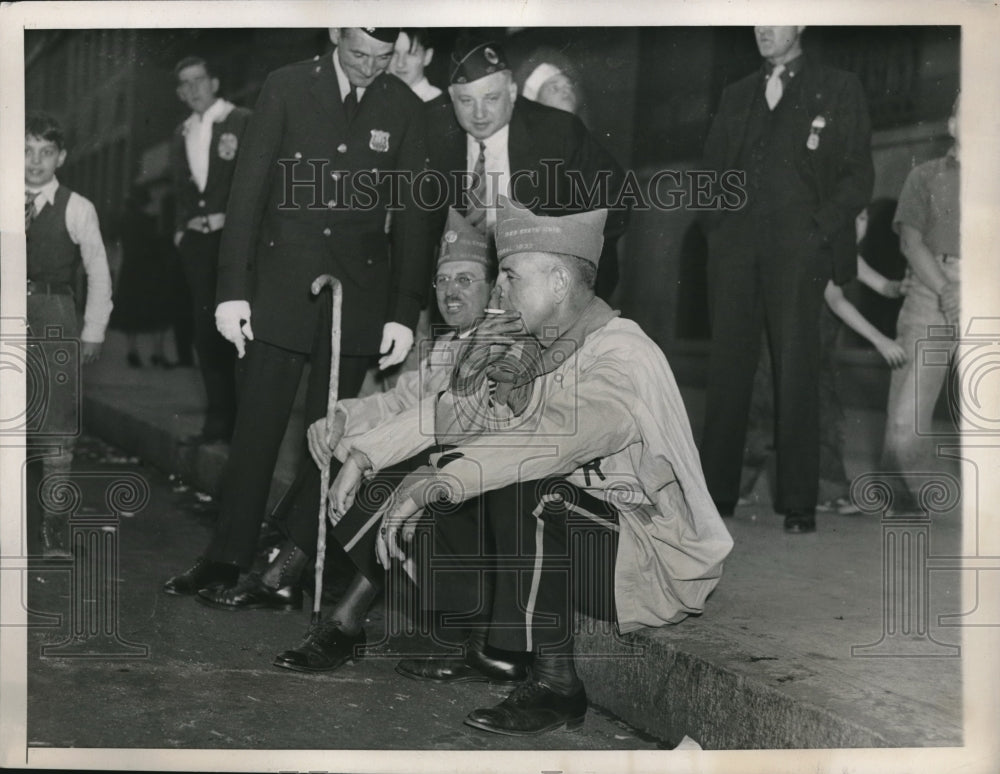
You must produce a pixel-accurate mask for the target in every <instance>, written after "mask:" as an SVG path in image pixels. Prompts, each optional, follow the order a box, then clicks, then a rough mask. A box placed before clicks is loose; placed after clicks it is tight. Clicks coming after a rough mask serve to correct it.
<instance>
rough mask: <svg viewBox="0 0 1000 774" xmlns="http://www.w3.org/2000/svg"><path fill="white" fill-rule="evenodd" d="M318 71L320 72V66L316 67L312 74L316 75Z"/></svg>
mask: <svg viewBox="0 0 1000 774" xmlns="http://www.w3.org/2000/svg"><path fill="white" fill-rule="evenodd" d="M319 71H320V66H319V65H316V69H315V70H313V72H314V73H318V72H319Z"/></svg>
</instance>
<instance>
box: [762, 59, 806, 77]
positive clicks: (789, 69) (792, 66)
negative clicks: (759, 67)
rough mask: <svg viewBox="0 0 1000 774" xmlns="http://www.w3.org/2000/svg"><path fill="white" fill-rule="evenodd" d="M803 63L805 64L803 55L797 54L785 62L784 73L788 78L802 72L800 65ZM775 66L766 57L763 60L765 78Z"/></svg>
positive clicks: (769, 75)
mask: <svg viewBox="0 0 1000 774" xmlns="http://www.w3.org/2000/svg"><path fill="white" fill-rule="evenodd" d="M804 64H805V57H804V56H803V55H802V54H799V55H798V56H797V57H795V59H790V60H789V61H787V62H785V74H786V75H787V76H788V77H789V78H794V77H795V76H796V75H798V74H799V73H800V72H802V66H803V65H804ZM775 66H776V65H772V64H771V63H770V62H768V61H767V60H766V59H765V60H764V75H765V77H767V78H770V77H771V73H772V72H774V68H775Z"/></svg>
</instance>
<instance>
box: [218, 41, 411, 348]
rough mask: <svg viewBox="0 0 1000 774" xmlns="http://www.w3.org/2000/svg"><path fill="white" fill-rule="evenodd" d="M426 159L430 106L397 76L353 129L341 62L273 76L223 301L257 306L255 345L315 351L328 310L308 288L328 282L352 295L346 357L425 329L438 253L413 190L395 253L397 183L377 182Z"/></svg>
mask: <svg viewBox="0 0 1000 774" xmlns="http://www.w3.org/2000/svg"><path fill="white" fill-rule="evenodd" d="M425 159H426V138H425V131H424V112H423V103H422V102H421V101H420V99H419V98H418V97H416V96H415V95H414V94H413V93H412V92H411V91H410V89H409V88H408V87H407V86H406V85H405V84H404V83H403V82H402V81H400V80H399V79H397V78H395V77H393V76H391V75H381V76H379V77H378V78H376V79H375V80H374V81H373V82H372V84H371V85H370V86H369V87H368V88H367V89H366V90H365V93H364V96H363V97H362V100H361V103H360V105H359V106H358V110H357V114H356V115H355V118H354V120H353V121H352V122H351V123H350V124H348V122H347V119H346V116H345V114H344V108H343V103H342V102H341V99H340V92H339V89H338V85H337V75H336V71H335V70H334V66H333V61H332V58H331V55H329V54H327V55H324V56H322V57H317V58H316V59H313V60H311V61H307V62H300V63H297V64H293V65H289V66H287V67H283V68H281V69H279V70H277V71H275V72H273V73H271V75H270V76H268V78H267V80H266V82H265V83H264V86H263V89H262V90H261V94H260V97H259V98H258V101H257V105H256V108H255V110H254V114H253V118H252V119H251V121H250V125H249V126H248V127H247V132H246V137H245V140H244V143H243V149H242V152H241V153H240V155H239V159H238V161H237V165H236V174H235V177H234V180H233V189H232V195H231V197H230V199H229V207H228V208H227V211H226V228H225V230H224V232H223V238H222V246H221V249H220V255H219V281H218V293H217V300H218V301H219V302H222V301H229V300H240V299H243V300H249V301H250V305H251V311H252V326H253V330H254V336H255V337H256V338H258V339H261V340H262V341H265V342H267V343H269V344H274V345H277V346H280V347H285V348H287V349H291V350H294V351H298V352H308V351H310V349H311V344H312V340H313V335H314V332H315V330H316V323H317V315H318V310H319V308H320V304H319V303H318V302H317V300H316V299H315V298H314V297H313V296H311V294H310V285H311V283H312V281H313V280H314V279H315V278H316V277H317V276H319V275H320V274H324V273H329V274H332V275H333V276H335V277H336V278H338V279H339V280H340V281H341V283H342V284H343V290H344V306H343V323H342V333H341V348H342V350H341V351H342V353H343V354H345V355H371V354H375V353H377V352H378V345H379V342H380V340H381V335H382V326H383V324H384V323H385V322H390V321H393V322H398V323H401V324H402V325H406V326H408V327H410V328H413V327H415V325H416V321H417V315H418V313H419V311H420V306H421V301H422V299H423V297H424V292H425V287H426V285H427V283H428V282H429V273H430V254H429V252H428V245H429V240H428V237H427V234H426V230H427V217H426V213H424V212H422V211H420V210H419V209H418V208H416V207H412V206H407V205H408V203H409V190H410V189H409V186H406V185H403V186H396V187H397V188H399V189H401V198H400V202H401V204H402V205H403V209H402V210H400V211H396V212H393V215H392V219H391V223H392V240H391V250H390V245H389V238H388V235H387V234H386V228H385V225H386V214H387V209H386V208H387V205H388V204H389V188H390V186H389V184H388V183H386V182H385V181H383V182H382V184H380V185H378V186H375V182H376V180H375V177H374V176H375V175H376V174H377V172H378V171H379V170H381V171H382V172H385V171H389V170H401V171H406V172H410V173H415V172H418V171H420V170H421V169H423V165H424V162H425ZM362 171H363V172H364V173H365V174H371V175H372V177H371V179H369V180H368V181H367V182H365V181H364V180H361V179H359V177H358V173H359V172H362ZM303 181H304V182H303Z"/></svg>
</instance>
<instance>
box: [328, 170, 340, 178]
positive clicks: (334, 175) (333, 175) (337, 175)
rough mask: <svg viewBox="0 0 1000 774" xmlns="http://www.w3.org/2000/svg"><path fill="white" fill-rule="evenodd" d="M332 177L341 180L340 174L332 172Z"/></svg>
mask: <svg viewBox="0 0 1000 774" xmlns="http://www.w3.org/2000/svg"><path fill="white" fill-rule="evenodd" d="M330 177H332V178H333V179H334V180H340V173H339V172H331V173H330Z"/></svg>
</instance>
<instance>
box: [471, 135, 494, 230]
mask: <svg viewBox="0 0 1000 774" xmlns="http://www.w3.org/2000/svg"><path fill="white" fill-rule="evenodd" d="M487 206H489V203H488V202H487V201H486V143H485V142H483V141H482V140H480V141H479V157H478V158H477V159H476V164H475V166H474V167H473V168H472V182H471V183H470V185H469V211H468V213H466V219H467V220H468V221H469V224H470V225H472V226H475V227H476V228H479V229H481V230H485V228H484V226H483V222H484V221H485V220H486V207H487Z"/></svg>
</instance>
